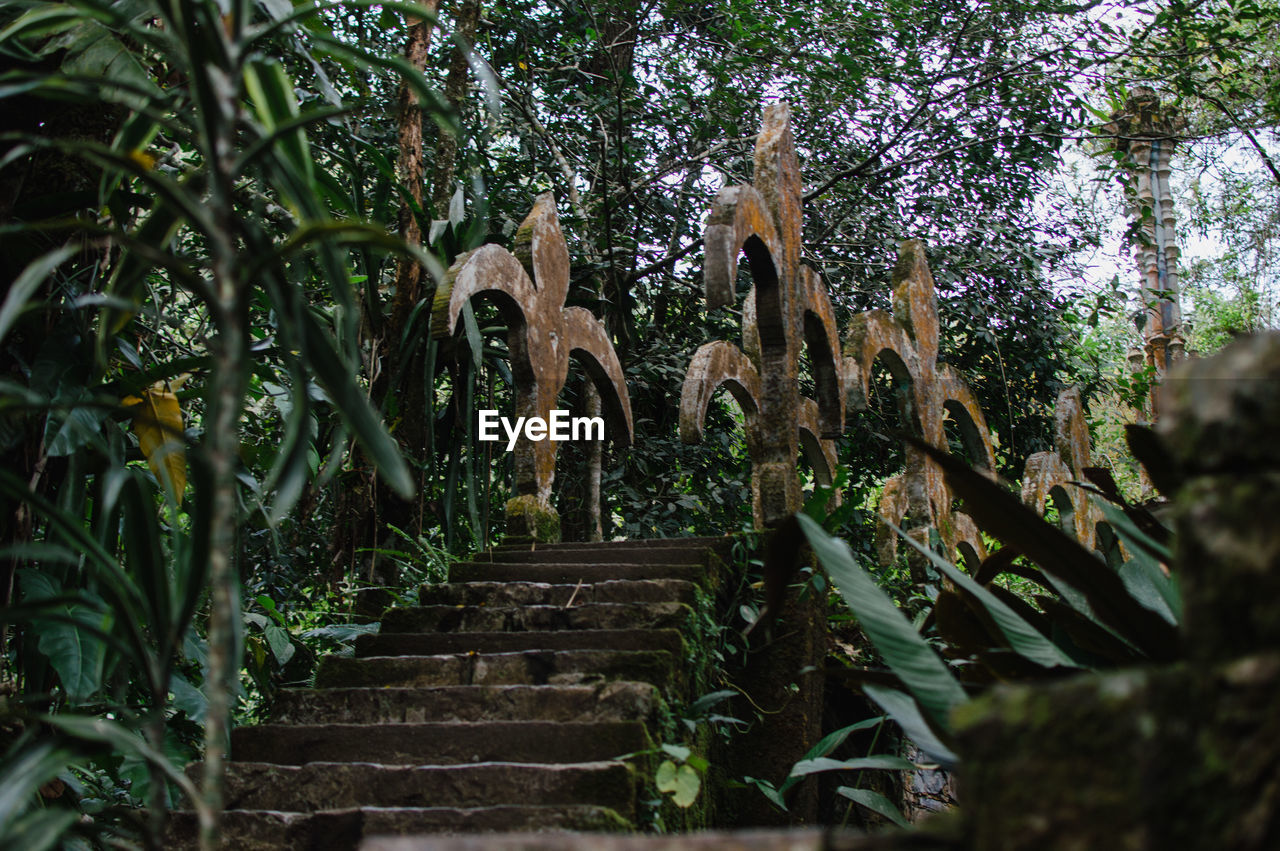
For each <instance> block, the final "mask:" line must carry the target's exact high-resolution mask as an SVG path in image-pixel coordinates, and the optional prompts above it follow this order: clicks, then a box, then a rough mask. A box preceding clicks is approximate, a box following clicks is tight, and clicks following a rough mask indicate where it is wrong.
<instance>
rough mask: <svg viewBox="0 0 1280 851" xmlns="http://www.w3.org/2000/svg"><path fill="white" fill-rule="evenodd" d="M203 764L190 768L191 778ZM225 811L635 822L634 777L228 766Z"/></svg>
mask: <svg viewBox="0 0 1280 851" xmlns="http://www.w3.org/2000/svg"><path fill="white" fill-rule="evenodd" d="M200 767H201V766H199V765H198V764H197V765H194V766H192V767H191V768H190V769H189V773H190V772H194V771H198V770H199V768H200ZM225 798H226V802H227V808H228V809H239V810H281V811H292V812H315V811H318V810H342V809H352V808H359V807H414V808H417V807H456V808H472V807H492V806H500V805H503V804H510V803H512V802H519V803H520V804H521V805H523V806H530V805H537V806H564V805H574V804H590V805H592V806H597V807H607V808H609V809H611V810H614V811H615V812H617V813H618V814H619V815H621V816H622V817H623V818H626V819H634V817H635V775H634V772H633V770H632V769H631V767H630V766H628V765H627V764H626V763H622V762H587V763H573V764H536V763H510V762H487V763H480V764H477V765H378V764H374V763H370V762H355V763H352V762H311V763H307V764H306V765H276V764H273V763H262V762H237V761H232V762H228V763H227V779H226V786H225Z"/></svg>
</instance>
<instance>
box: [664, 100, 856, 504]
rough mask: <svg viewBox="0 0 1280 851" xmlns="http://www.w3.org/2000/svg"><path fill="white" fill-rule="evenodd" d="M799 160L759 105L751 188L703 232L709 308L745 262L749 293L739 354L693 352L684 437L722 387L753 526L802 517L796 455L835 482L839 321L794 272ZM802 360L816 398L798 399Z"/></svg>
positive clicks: (783, 121)
mask: <svg viewBox="0 0 1280 851" xmlns="http://www.w3.org/2000/svg"><path fill="white" fill-rule="evenodd" d="M800 226H801V186H800V163H799V160H798V159H797V158H796V150H795V140H794V138H793V137H792V134H791V113H790V108H789V106H788V105H787V104H785V103H776V104H771V105H769V106H766V107H765V112H764V125H763V127H762V128H761V130H760V135H759V137H758V138H757V140H756V150H755V174H754V183H753V184H752V185H748V186H731V187H728V188H727V189H724V190H722V191H721V192H720V194H719V196H718V197H717V198H716V201H715V205H714V206H713V208H712V211H711V216H710V218H709V219H708V221H707V226H706V229H705V231H704V234H703V238H704V241H705V244H706V266H705V269H704V275H705V280H706V290H707V305H708V307H711V308H715V307H720V306H727V305H731V304H733V302H734V282H735V281H736V279H737V273H738V262H739V257H740V256H745V257H746V258H747V263H748V266H749V267H750V269H751V278H752V287H751V291H750V293H749V294H748V295H747V299H746V303H745V305H744V306H743V309H742V348H741V349H740V348H738V347H737V346H734V345H733V344H732V343H728V342H725V341H716V342H713V343H708V344H706V345H704V346H702V347H701V348H699V349H698V351H697V352H696V353H695V354H694V356H693V360H692V362H691V363H690V364H689V369H688V372H687V373H686V375H685V380H684V386H683V388H682V390H681V395H680V437H681V439H682V440H683V441H684V442H686V443H698V442H700V441H701V440H702V425H703V420H704V419H705V418H706V413H707V406H708V405H709V404H710V403H711V399H712V397H713V396H715V394H716V393H717V392H718V391H719V390H720V389H721V388H724V389H727V390H728V391H729V392H730V393H731V394H732V395H733V398H734V399H735V401H737V403H738V405H739V407H741V409H742V412H743V416H744V420H745V421H744V428H745V431H746V439H747V448H748V451H749V453H750V456H751V494H752V511H753V514H754V517H755V522H756V526H757V527H758V528H764V527H766V526H771V525H773V524H775V523H777V522H779V521H781V520H782V519H783V518H785V517H787V516H788V515H790V514H792V513H794V512H795V511H797V510H798V509H799V508H800V479H799V476H798V468H797V460H798V459H799V457H800V452H801V449H802V448H803V450H804V452H805V455H804V457H805V459H806V460H807V461H808V463H809V465H810V466H811V467H812V468H813V471H814V475H815V478H816V479H817V480H818V481H819V482H821V483H824V484H826V483H830V482H831V480H832V477H833V476H834V474H835V465H836V458H835V446H834V442H833V441H832V440H830V438H834V437H836V436H838V435H839V434H840V432H841V430H842V429H843V425H844V406H843V404H842V401H841V394H840V390H841V386H840V348H839V335H838V332H837V331H836V325H835V316H834V313H833V311H832V307H831V300H830V298H828V296H827V291H826V287H825V286H824V285H823V283H822V281H821V279H820V278H819V277H818V275H817V273H816V272H814V271H813V270H812V269H809V268H808V267H805V266H802V265H801V264H800V246H801V234H800ZM802 351H803V352H805V353H807V354H808V358H809V363H810V366H811V369H812V372H813V380H814V384H815V386H816V388H817V389H816V395H817V399H816V400H813V399H807V398H804V397H802V395H801V393H800V380H799V369H800V357H801V353H802Z"/></svg>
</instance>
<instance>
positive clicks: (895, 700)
mask: <svg viewBox="0 0 1280 851" xmlns="http://www.w3.org/2000/svg"><path fill="white" fill-rule="evenodd" d="M862 690H863V692H864V693H865V694H866V695H867V697H869V698H871V699H872V700H873V701H875V704H876V705H877V706H879V707H880V708H881V709H883V710H884V711H885V712H886V713H888V715H889V717H890V718H892V719H893V720H894V721H896V722H897V723H898V726H899V727H901V728H902V730H903V732H905V733H906V734H907V737H908V738H910V739H911V741H913V742H915V743H916V746H917V747H919V748H920V750H922V751H924V752H925V754H927V755H928V756H930V757H932V758H933V759H934V760H935V761H936V762H937V763H938V764H939V765H941V766H942V767H943V768H948V769H949V768H954V767H955V766H956V764H957V763H958V762H959V761H960V758H959V757H958V756H956V754H955V751H953V750H951V748H949V747H948V746H947V745H945V744H943V742H942V739H940V738H938V734H937V733H936V732H934V729H933V727H932V726H931V725H930V724H929V722H928V721H927V720H925V717H924V715H922V714H921V713H920V706H919V704H918V703H917V702H916V701H915V700H912V699H911V697H910V696H909V695H907V694H904V693H903V692H900V691H898V690H897V689H891V688H885V687H884V686H877V685H872V684H871V683H868V684H866V685H865V686H863V687H862ZM945 726H946V725H945V724H944V727H945Z"/></svg>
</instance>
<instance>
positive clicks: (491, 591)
mask: <svg viewBox="0 0 1280 851" xmlns="http://www.w3.org/2000/svg"><path fill="white" fill-rule="evenodd" d="M694 588H695V586H694V584H693V583H692V582H687V581H684V580H680V579H639V580H634V581H628V580H609V581H605V582H593V583H591V584H589V585H587V584H583V585H579V584H577V583H572V584H565V585H551V584H548V583H546V582H450V583H448V584H445V585H423V586H422V587H421V588H420V589H419V590H418V602H419V603H420V604H421V605H424V606H479V605H482V604H483V605H488V606H564V605H567V604H568V603H569V601H570V600H572V601H573V602H574V603H693V602H694V600H695V599H696V596H695V591H694Z"/></svg>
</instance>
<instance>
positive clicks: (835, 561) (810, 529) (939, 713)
mask: <svg viewBox="0 0 1280 851" xmlns="http://www.w3.org/2000/svg"><path fill="white" fill-rule="evenodd" d="M796 518H797V520H798V521H799V522H800V528H801V530H802V531H803V532H804V535H805V537H806V538H807V539H808V541H809V546H810V547H812V548H813V551H814V552H815V553H817V555H818V560H819V561H820V562H821V563H822V566H823V567H824V568H825V569H826V571H827V575H828V576H829V577H830V578H831V581H832V583H833V584H834V585H835V586H836V589H837V590H838V591H839V592H840V596H841V598H842V599H843V600H844V602H845V605H847V606H848V607H849V610H850V611H852V612H853V613H854V614H855V615H857V617H858V623H859V624H860V625H861V627H862V629H863V631H864V632H865V633H866V634H867V637H868V638H869V639H871V642H872V643H873V644H874V645H875V646H876V649H877V650H879V651H880V654H881V655H882V656H883V657H884V660H885V662H886V663H888V665H889V667H891V668H892V669H893V671H894V673H895V674H897V675H898V677H899V678H900V679H901V680H902V682H903V684H904V685H906V687H907V688H908V689H909V690H910V691H911V693H912V694H913V695H915V697H916V699H917V700H919V701H920V705H921V706H923V707H924V708H925V710H926V711H927V712H928V713H929V714H930V715H931V716H933V718H934V719H936V720H937V721H938V723H940V724H942V725H944V726H945V725H946V723H947V717H948V716H949V715H950V713H951V709H952V708H953V707H955V706H956V705H958V704H960V703H963V702H964V701H965V700H966V696H965V692H964V689H963V688H962V687H961V686H960V683H959V681H958V680H956V678H955V675H954V674H952V673H951V669H950V668H948V667H947V665H946V663H945V662H943V661H942V659H941V658H940V657H939V656H938V654H937V653H935V652H934V650H933V648H932V647H930V646H929V644H928V642H926V641H925V640H924V639H923V638H922V637H921V636H920V634H919V633H918V632H916V630H915V627H913V626H912V625H911V621H909V620H908V619H907V616H906V615H904V614H903V613H902V610H901V609H899V608H898V606H897V605H896V604H895V603H894V602H893V600H892V599H891V598H890V597H889V595H888V594H886V593H885V592H884V591H882V590H880V586H878V585H877V584H876V583H875V580H874V579H872V578H871V576H870V575H868V574H867V572H866V571H865V570H863V569H862V568H861V567H859V566H858V563H857V560H856V559H854V557H853V553H852V552H850V551H849V545H848V544H846V543H845V542H844V541H841V540H840V539H838V538H833V537H831V536H830V535H828V534H827V533H826V531H825V530H823V528H822V527H821V526H819V525H818V523H817V522H815V521H814V520H813V519H812V518H811V517H809V516H808V515H806V514H803V513H801V514H797V515H796Z"/></svg>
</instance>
